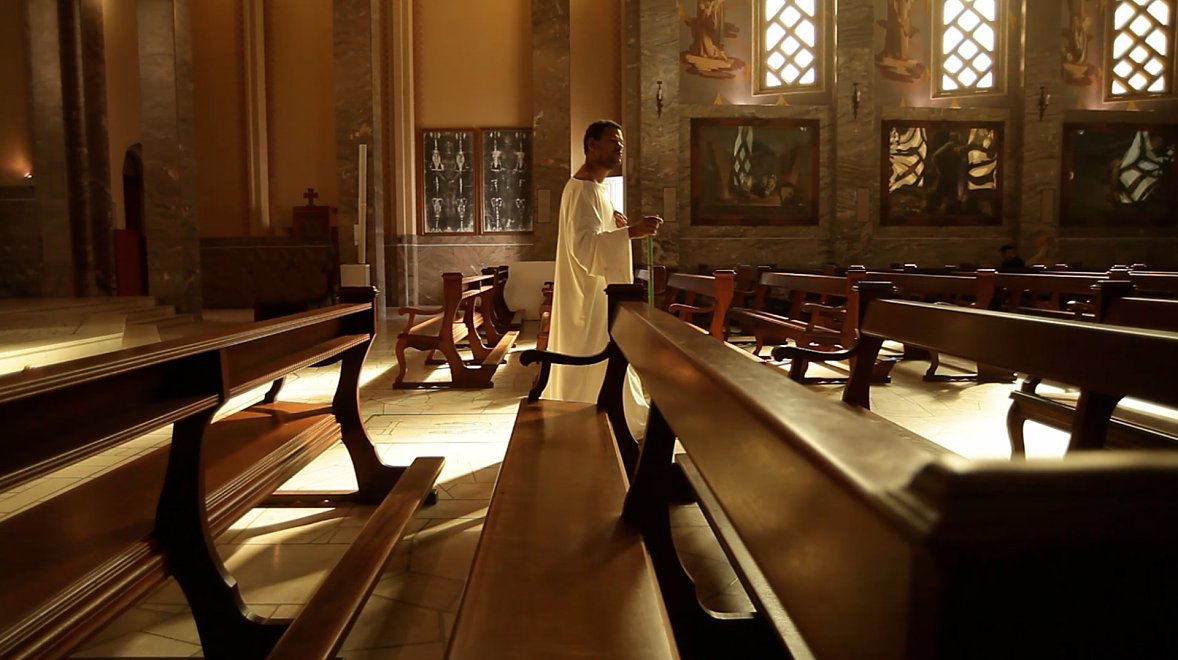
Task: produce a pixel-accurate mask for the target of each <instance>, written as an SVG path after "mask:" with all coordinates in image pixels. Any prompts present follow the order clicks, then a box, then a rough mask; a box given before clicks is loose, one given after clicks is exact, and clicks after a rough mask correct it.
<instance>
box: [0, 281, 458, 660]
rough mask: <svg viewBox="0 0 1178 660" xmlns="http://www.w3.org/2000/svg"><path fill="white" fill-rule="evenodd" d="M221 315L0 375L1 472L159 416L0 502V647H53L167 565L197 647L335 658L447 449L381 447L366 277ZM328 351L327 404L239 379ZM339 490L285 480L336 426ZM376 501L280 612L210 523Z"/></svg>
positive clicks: (70, 453) (43, 650)
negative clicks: (240, 580) (370, 400)
mask: <svg viewBox="0 0 1178 660" xmlns="http://www.w3.org/2000/svg"><path fill="white" fill-rule="evenodd" d="M340 298H341V302H340V303H339V304H335V305H330V306H327V307H324V308H321V309H316V310H311V311H305V312H302V313H298V314H294V315H289V316H283V317H281V318H276V319H272V320H265V321H261V322H257V323H253V324H248V325H244V326H240V327H237V328H234V329H230V330H225V331H217V332H210V333H205V334H198V335H194V336H191V337H187V338H183V339H178V340H173V341H167V342H162V343H159V344H154V345H150V346H143V347H139V348H133V349H127V350H123V351H118V352H114V353H109V354H105V355H99V356H94V357H90V358H84V359H80V360H74V361H71V362H65V363H61V364H57V365H51V366H47V367H42V368H38V369H31V370H28V371H25V372H23V373H19V374H10V375H6V376H3V377H0V419H3V420H4V427H5V428H4V434H3V436H2V439H0V490H9V489H12V488H15V487H19V486H22V485H27V484H30V483H32V482H33V481H35V480H37V479H40V478H42V477H45V476H46V475H50V474H53V473H54V471H55V470H58V469H60V468H64V467H69V466H73V465H76V464H78V463H79V462H81V461H84V460H85V459H87V458H90V457H94V456H96V455H97V454H99V453H100V452H103V451H105V450H107V449H110V448H112V447H116V446H118V445H120V444H122V443H125V442H127V441H129V440H132V439H134V438H137V437H140V436H142V435H144V434H146V433H149V432H151V431H153V430H157V429H164V428H167V427H168V425H171V429H172V430H171V434H170V439H169V440H168V441H167V442H166V443H165V444H164V446H162V447H160V448H158V449H155V450H152V451H147V452H146V453H143V454H141V455H138V456H136V457H135V458H133V459H131V460H128V461H126V462H124V463H122V464H120V465H118V467H116V468H114V469H112V470H110V471H107V472H103V473H101V474H98V475H97V476H94V477H93V478H90V479H88V480H86V481H84V482H82V483H80V484H79V485H77V486H76V487H74V488H70V489H68V490H64V491H62V492H59V493H56V494H54V495H53V496H51V497H49V498H47V499H45V500H44V501H42V502H40V503H37V504H35V505H32V506H30V507H28V508H26V509H24V510H23V511H20V512H18V513H16V514H14V515H11V516H9V517H7V518H4V519H3V520H0V539H3V540H2V541H0V657H4V658H41V657H63V656H66V655H68V654H69V653H70V652H71V651H72V650H74V649H76V648H77V647H78V646H79V645H80V644H81V643H82V642H83V641H85V640H86V639H87V638H88V637H90V636H91V635H93V634H94V633H95V632H97V631H98V630H101V629H102V628H103V627H105V626H106V625H107V624H109V623H110V622H112V621H113V620H114V619H115V618H116V617H117V616H119V615H120V614H121V613H123V612H125V611H126V610H127V609H129V608H130V607H132V606H133V605H135V604H136V603H137V602H138V601H139V600H141V599H142V598H144V597H146V596H147V595H148V594H150V593H151V592H152V591H154V590H155V589H156V588H158V587H159V586H161V585H162V584H163V583H164V581H165V580H166V579H168V578H169V577H174V578H175V579H176V581H177V582H178V583H179V585H180V587H181V589H182V590H183V592H184V595H185V597H186V599H187V602H188V604H189V606H190V607H191V610H192V614H193V617H194V619H195V621H196V627H197V630H198V633H199V636H200V642H201V645H202V647H203V650H204V654H205V656H206V657H212V658H266V657H272V658H332V657H335V655H336V653H337V652H338V650H339V648H340V646H341V645H342V643H343V641H344V638H345V636H346V635H347V633H348V631H349V630H350V629H351V627H352V625H353V624H354V623H355V621H356V618H357V616H358V615H359V613H360V610H361V608H362V607H363V605H364V603H365V602H366V600H367V599H368V597H369V595H370V594H371V593H372V590H373V588H374V587H375V585H376V583H377V582H378V581H379V579H380V578H381V575H382V573H383V569H384V567H385V565H386V564H387V562H388V560H389V558H390V556H391V555H392V553H393V551H394V550H395V548H396V547H397V545H398V543H400V542H401V536H402V534H403V532H404V531H405V529H406V527H407V525H408V523H409V521H410V520H411V519H412V518H413V517H414V515H415V514H416V512H417V510H418V508H419V507H420V506H422V505H423V503H431V502H433V501H434V500H436V493H434V483H435V481H436V479H437V478H438V475H439V474H440V472H441V469H442V464H443V459H442V458H439V457H421V458H417V459H415V460H414V461H413V462H412V463H411V464H410V465H407V466H390V465H386V464H384V463H382V462H381V460H380V458H379V457H378V456H377V452H376V449H375V447H374V446H373V444H372V442H371V440H370V438H369V437H368V434H367V433H366V431H365V429H364V425H363V419H362V417H361V413H360V400H359V390H358V388H359V383H360V377H361V368H362V366H363V363H364V360H365V357H366V355H367V354H368V351H369V347H370V346H371V344H372V341H373V338H374V337H375V336H376V332H377V328H378V321H377V310H376V308H375V307H374V301H375V299H376V291H375V289H371V288H367V289H343V290H342V291H341V294H340ZM336 363H338V364H339V374H340V375H339V380H338V383H337V386H336V391H335V394H334V396H333V398H332V399H331V402H330V403H329V404H327V405H314V404H304V403H294V402H284V401H280V400H278V394H279V391H278V390H279V387H280V386H275V387H272V388H271V391H270V392H269V393H268V394H267V395H266V396H265V397H264V400H263V401H261V402H258V403H253V404H252V405H248V406H246V407H245V408H244V409H242V410H239V411H236V412H232V414H228V412H230V411H225V412H224V413H222V411H223V410H224V409H225V408H226V406H227V405H229V404H230V402H231V400H233V399H234V397H238V396H241V395H244V394H246V393H248V392H251V391H252V390H253V389H254V388H258V387H260V386H265V385H267V384H270V383H273V382H275V381H276V379H281V378H282V377H283V376H285V375H287V374H290V373H293V372H295V371H297V370H300V369H304V368H307V367H317V366H327V365H331V364H336ZM341 440H342V442H343V445H344V446H345V447H346V449H347V452H348V455H349V457H350V458H351V461H352V465H353V468H354V471H355V476H356V482H357V484H358V488H357V490H356V491H355V492H352V493H337V492H330V493H311V492H302V491H300V492H297V493H283V492H276V489H278V488H279V487H280V486H281V484H283V483H284V482H285V481H286V480H287V479H289V478H290V477H291V476H293V475H294V474H295V473H296V472H298V471H299V470H301V469H302V468H303V467H305V466H307V465H308V464H309V463H310V462H311V461H312V460H313V459H314V458H315V457H316V456H318V455H320V454H321V453H322V452H323V451H325V450H326V449H327V448H328V447H330V446H332V445H334V444H335V443H336V442H339V441H341ZM299 502H314V503H315V505H316V506H323V505H325V504H329V503H331V502H344V503H358V504H368V505H374V506H375V510H374V512H373V513H372V515H371V517H370V518H369V520H368V522H367V523H366V524H365V526H364V527H363V529H362V531H361V532H360V533H359V535H358V536H357V538H356V539H355V541H354V542H353V543H352V544H351V546H350V547H349V549H348V550H347V551H346V553H345V554H344V555H343V557H342V558H341V559H340V561H339V563H338V564H337V565H336V566H335V567H334V568H333V569H332V570H331V571H330V572H328V573H327V575H326V577H325V578H324V579H323V581H322V582H321V583H320V585H319V587H318V589H317V590H316V591H315V593H314V594H313V595H312V596H311V598H310V600H309V601H308V602H307V603H306V605H305V606H304V607H303V608H302V610H301V611H300V612H299V614H298V615H297V616H295V617H293V618H291V619H284V618H269V619H267V618H263V617H260V616H258V615H256V614H255V613H253V612H252V611H251V610H250V608H249V607H248V606H247V605H246V604H245V603H244V602H243V601H242V598H241V595H240V593H239V591H238V587H237V582H236V580H235V579H234V577H233V575H232V574H231V572H230V571H229V570H228V569H227V568H226V566H225V564H224V562H223V561H222V559H221V557H220V555H219V554H218V551H217V548H216V547H215V545H214V541H213V539H214V538H215V536H216V535H218V534H220V533H221V532H223V531H225V530H226V529H227V528H228V527H229V525H230V524H231V523H233V522H234V521H236V520H237V519H239V518H240V517H241V516H242V515H244V514H245V513H246V512H248V511H249V510H250V509H251V508H254V507H257V506H267V505H274V506H281V505H283V504H287V505H290V504H294V505H298V503H299Z"/></svg>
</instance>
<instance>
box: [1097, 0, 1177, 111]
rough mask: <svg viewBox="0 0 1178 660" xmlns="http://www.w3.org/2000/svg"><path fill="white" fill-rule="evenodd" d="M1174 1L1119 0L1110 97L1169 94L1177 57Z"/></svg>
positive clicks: (1113, 32)
mask: <svg viewBox="0 0 1178 660" xmlns="http://www.w3.org/2000/svg"><path fill="white" fill-rule="evenodd" d="M1174 4H1175V3H1174V0H1116V2H1115V3H1114V9H1113V16H1112V18H1113V20H1112V50H1111V51H1110V53H1109V54H1110V70H1111V75H1110V76H1109V95H1110V96H1112V97H1133V96H1150V95H1154V94H1166V93H1169V91H1170V88H1171V82H1170V79H1171V71H1172V70H1173V63H1174V55H1173V41H1174Z"/></svg>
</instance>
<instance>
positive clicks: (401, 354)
mask: <svg viewBox="0 0 1178 660" xmlns="http://www.w3.org/2000/svg"><path fill="white" fill-rule="evenodd" d="M396 353H397V378H396V380H394V381H393V387H394V388H397V387H398V386H400V385H401V384H402V383H404V382H405V373H406V372H408V371H409V363H408V362H406V361H405V342H404V341H403V340H398V341H397V347H396Z"/></svg>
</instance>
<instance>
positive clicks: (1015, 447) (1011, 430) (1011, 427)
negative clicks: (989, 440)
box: [1006, 401, 1027, 458]
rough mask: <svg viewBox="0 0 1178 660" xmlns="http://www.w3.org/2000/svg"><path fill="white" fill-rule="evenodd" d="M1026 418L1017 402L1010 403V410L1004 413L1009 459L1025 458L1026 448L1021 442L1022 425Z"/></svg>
mask: <svg viewBox="0 0 1178 660" xmlns="http://www.w3.org/2000/svg"><path fill="white" fill-rule="evenodd" d="M1026 421H1027V417H1026V415H1024V414H1023V410H1022V407H1021V406H1020V405H1019V403H1018V401H1011V402H1010V410H1008V411H1006V433H1007V435H1009V436H1010V457H1011V458H1020V457H1026V455H1027V446H1026V443H1025V442H1024V441H1023V425H1024V424H1025V423H1026Z"/></svg>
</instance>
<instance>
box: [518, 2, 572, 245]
mask: <svg viewBox="0 0 1178 660" xmlns="http://www.w3.org/2000/svg"><path fill="white" fill-rule="evenodd" d="M569 28H570V26H569V0H532V106H533V112H534V114H533V118H532V128H533V129H534V131H535V133H534V134H533V138H532V140H533V142H532V150H533V153H534V154H535V158H534V159H533V165H534V171H533V172H532V190H533V199H535V200H536V223H535V224H534V225H533V226H534V227H535V230H534V233H533V236H534V239H535V243H534V248H533V249H534V252H533V254H532V255H531V256H532V258H534V259H537V260H548V259H552V258H554V256H555V254H556V233H557V215H558V211H559V208H560V195H561V191H562V190H564V185H565V183H567V182H568V179H569V176H570V174H571V172H572V165H571V163H570V161H569V141H570V135H571V134H570V130H571V127H570V118H571V115H570V108H571V100H570V89H571V88H570V85H569V71H570V63H571V51H570V43H569ZM582 130H583V129H582ZM539 191H547V200H548V207H549V208H547V209H541V208H539V206H540V204H541V203H542V201H543V199H544V196H542V195H540V194H539ZM543 218H549V219H550V220H549V221H548V222H541V220H542V219H543Z"/></svg>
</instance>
